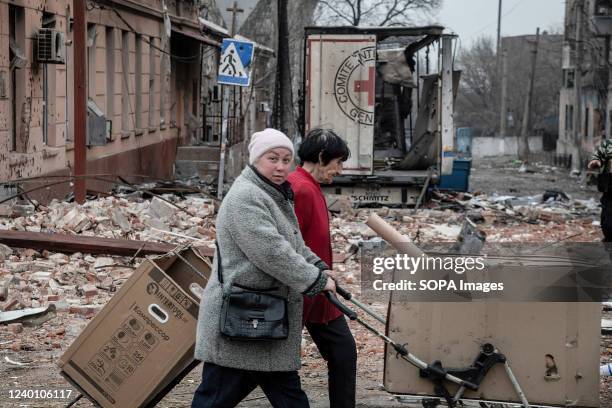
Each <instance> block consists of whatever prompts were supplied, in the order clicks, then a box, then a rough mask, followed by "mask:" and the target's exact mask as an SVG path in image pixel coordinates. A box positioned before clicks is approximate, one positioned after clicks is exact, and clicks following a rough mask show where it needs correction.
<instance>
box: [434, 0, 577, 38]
mask: <svg viewBox="0 0 612 408" xmlns="http://www.w3.org/2000/svg"><path fill="white" fill-rule="evenodd" d="M497 6H498V0H443V5H442V9H441V10H440V12H439V13H438V17H437V21H438V23H440V24H441V25H443V26H445V27H447V28H449V29H450V30H451V31H454V32H455V33H457V34H459V36H460V38H461V44H462V46H463V47H466V46H469V45H470V44H471V43H472V41H473V40H474V39H476V38H478V37H479V36H483V35H487V36H491V37H493V38H494V39H495V37H496V36H497ZM564 13H565V0H503V1H502V24H501V34H502V36H511V35H521V34H535V31H536V28H537V27H540V31H543V30H549V29H550V28H551V27H554V28H556V29H557V30H560V31H561V32H563V18H564Z"/></svg>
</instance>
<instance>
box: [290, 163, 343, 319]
mask: <svg viewBox="0 0 612 408" xmlns="http://www.w3.org/2000/svg"><path fill="white" fill-rule="evenodd" d="M287 180H288V181H289V182H290V183H291V188H292V189H293V192H294V195H295V197H294V202H295V214H296V215H297V219H298V222H299V223H300V230H301V231H302V236H303V237H304V242H305V243H306V245H307V246H308V247H309V248H310V249H311V250H312V252H314V253H315V254H316V255H317V256H318V257H319V258H321V260H322V261H323V262H325V263H326V264H327V265H328V266H329V267H330V268H331V267H332V247H331V238H330V235H329V213H328V212H327V203H326V202H325V197H324V196H323V192H322V191H321V187H320V186H319V183H318V182H317V181H316V180H315V179H314V178H313V177H312V176H311V175H310V173H308V172H307V171H306V170H304V169H302V168H301V167H297V168H296V169H295V171H294V172H293V173H291V174H289V177H288V178H287ZM340 316H342V313H341V312H340V311H339V310H338V309H336V307H335V306H334V305H332V304H331V303H330V302H329V300H327V298H326V297H325V295H324V294H319V295H317V296H315V297H314V298H310V297H308V296H304V317H303V319H304V323H327V322H329V321H332V320H335V319H337V318H338V317H340Z"/></svg>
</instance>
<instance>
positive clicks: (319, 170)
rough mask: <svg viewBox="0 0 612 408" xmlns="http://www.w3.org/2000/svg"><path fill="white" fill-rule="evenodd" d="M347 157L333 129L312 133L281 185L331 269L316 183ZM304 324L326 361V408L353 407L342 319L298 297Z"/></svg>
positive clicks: (350, 342)
mask: <svg viewBox="0 0 612 408" xmlns="http://www.w3.org/2000/svg"><path fill="white" fill-rule="evenodd" d="M349 155H350V152H349V149H348V146H347V145H346V143H345V142H344V140H342V138H340V136H338V135H337V134H336V133H334V131H333V130H329V129H314V130H312V131H310V132H309V133H308V135H307V136H306V138H305V139H304V141H303V142H302V144H301V145H300V148H299V150H298V157H299V159H300V161H301V163H302V165H301V166H298V167H297V168H296V169H295V171H294V172H293V173H291V174H290V175H289V177H288V178H287V180H288V181H289V182H290V183H291V188H292V189H293V192H294V203H295V214H296V215H297V219H298V222H299V224H300V230H301V232H302V236H303V237H304V241H305V242H306V245H307V246H308V247H309V248H310V249H311V250H312V252H314V253H315V254H316V255H318V256H319V258H321V260H323V261H324V262H325V263H326V264H327V265H328V266H329V269H331V268H332V247H331V238H330V233H329V213H328V211H327V203H326V202H325V197H324V196H323V192H322V191H321V187H320V184H330V183H331V182H332V179H333V177H334V176H336V175H338V174H340V173H341V172H342V163H343V162H344V161H346V160H347V159H348V157H349ZM303 319H304V324H305V325H306V328H307V329H308V332H309V333H310V336H311V337H312V339H313V340H314V342H315V343H316V345H317V347H318V348H319V351H320V352H321V355H322V356H323V358H324V359H325V360H327V368H328V372H329V401H330V407H331V408H343V407H354V406H355V377H356V365H357V351H356V348H355V339H354V338H353V335H352V334H351V331H350V329H349V327H348V324H347V323H346V320H345V319H344V316H343V315H342V313H341V312H340V311H338V309H336V307H335V306H334V305H332V304H331V303H330V302H329V300H327V298H326V297H325V296H322V295H317V296H315V297H314V298H306V297H304V318H303Z"/></svg>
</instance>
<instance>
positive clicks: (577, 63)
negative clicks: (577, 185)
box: [572, 0, 584, 170]
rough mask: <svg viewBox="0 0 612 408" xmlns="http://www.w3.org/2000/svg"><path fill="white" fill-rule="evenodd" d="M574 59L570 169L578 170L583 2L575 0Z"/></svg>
mask: <svg viewBox="0 0 612 408" xmlns="http://www.w3.org/2000/svg"><path fill="white" fill-rule="evenodd" d="M575 4H576V35H575V38H576V42H575V45H576V59H575V60H574V67H575V68H574V115H573V118H572V122H573V123H572V124H573V133H574V138H573V139H574V140H573V142H574V143H573V144H574V149H573V154H572V169H573V170H580V168H581V165H582V157H581V156H582V148H581V146H582V132H581V129H582V58H583V56H582V51H583V47H582V42H583V41H584V40H583V38H582V13H583V12H584V3H583V2H582V0H576V3H575Z"/></svg>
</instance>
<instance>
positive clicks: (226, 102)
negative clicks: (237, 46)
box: [217, 1, 244, 200]
mask: <svg viewBox="0 0 612 408" xmlns="http://www.w3.org/2000/svg"><path fill="white" fill-rule="evenodd" d="M226 10H227V11H229V12H231V13H232V26H231V28H230V34H231V36H232V38H233V37H234V35H236V30H237V18H236V17H237V14H238V13H242V12H243V11H244V10H243V9H241V8H239V7H238V2H237V1H234V4H233V6H232V7H229V8H227V9H226ZM228 91H229V89H227V85H221V98H222V99H223V104H222V105H221V118H222V120H221V152H220V155H219V180H218V182H217V198H218V199H219V200H221V199H223V182H224V180H223V179H224V178H225V150H226V149H227V127H228V122H229V114H230V112H229V107H230V96H229V92H228Z"/></svg>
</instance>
